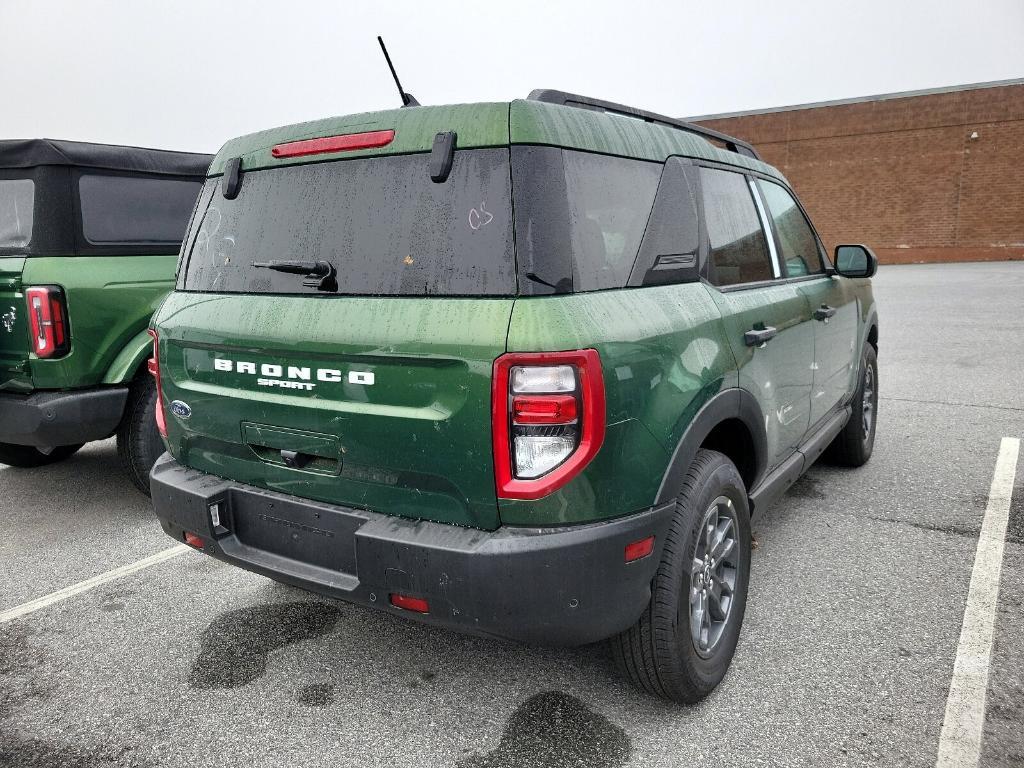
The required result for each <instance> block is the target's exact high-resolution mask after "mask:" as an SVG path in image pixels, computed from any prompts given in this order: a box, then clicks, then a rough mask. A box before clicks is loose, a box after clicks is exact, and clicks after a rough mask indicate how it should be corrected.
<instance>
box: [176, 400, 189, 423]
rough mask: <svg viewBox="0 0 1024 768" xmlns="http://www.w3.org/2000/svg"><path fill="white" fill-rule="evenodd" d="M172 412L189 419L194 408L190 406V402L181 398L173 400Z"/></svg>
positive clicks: (180, 417)
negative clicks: (182, 400) (185, 401)
mask: <svg viewBox="0 0 1024 768" xmlns="http://www.w3.org/2000/svg"><path fill="white" fill-rule="evenodd" d="M171 413H173V414H174V415H175V416H177V417H178V418H179V419H187V418H188V417H189V416H191V415H192V409H191V408H189V407H188V403H183V402H181V400H172V401H171Z"/></svg>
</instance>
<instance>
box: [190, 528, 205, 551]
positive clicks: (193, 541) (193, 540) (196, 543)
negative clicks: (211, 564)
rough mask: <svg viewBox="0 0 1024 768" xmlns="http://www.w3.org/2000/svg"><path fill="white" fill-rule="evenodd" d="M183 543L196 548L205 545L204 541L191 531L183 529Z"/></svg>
mask: <svg viewBox="0 0 1024 768" xmlns="http://www.w3.org/2000/svg"><path fill="white" fill-rule="evenodd" d="M185 543H186V544H188V545H189V546H190V547H195V548H196V549H202V548H203V547H205V546H206V542H205V541H203V540H202V539H201V538H200V537H199V536H196V535H195V534H194V533H192V532H191V531H185Z"/></svg>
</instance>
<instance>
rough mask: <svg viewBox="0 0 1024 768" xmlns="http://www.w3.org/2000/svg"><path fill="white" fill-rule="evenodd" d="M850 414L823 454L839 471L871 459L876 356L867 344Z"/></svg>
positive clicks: (875, 420) (876, 418) (873, 429)
mask: <svg viewBox="0 0 1024 768" xmlns="http://www.w3.org/2000/svg"><path fill="white" fill-rule="evenodd" d="M852 405H853V413H852V414H850V420H849V421H848V422H846V426H845V427H843V431H842V432H840V433H839V434H838V435H836V437H835V439H834V440H833V441H832V444H831V445H829V447H828V448H827V449H826V450H825V460H826V461H829V462H831V463H833V464H838V465H840V466H843V467H859V466H862V465H863V464H865V463H867V460H868V459H870V458H871V452H872V451H873V450H874V447H875V428H876V426H877V421H878V355H877V354H876V353H875V348H874V347H872V346H871V345H870V344H865V345H864V351H863V352H862V353H861V361H860V381H859V382H857V391H856V392H855V393H854V395H853V403H852Z"/></svg>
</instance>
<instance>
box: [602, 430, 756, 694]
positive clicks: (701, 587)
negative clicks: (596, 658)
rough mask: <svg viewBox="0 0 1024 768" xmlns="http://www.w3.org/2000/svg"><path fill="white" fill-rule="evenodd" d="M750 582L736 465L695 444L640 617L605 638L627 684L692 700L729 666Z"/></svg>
mask: <svg viewBox="0 0 1024 768" xmlns="http://www.w3.org/2000/svg"><path fill="white" fill-rule="evenodd" d="M749 581H750V511H749V507H748V505H747V492H746V489H745V487H744V485H743V480H742V479H741V478H740V474H739V472H738V471H737V470H736V467H735V466H734V465H733V463H732V462H731V461H729V459H727V458H726V457H725V456H723V455H722V454H721V453H718V452H717V451H708V450H703V449H702V450H700V451H698V452H697V456H696V458H695V459H694V461H693V465H692V466H691V467H690V470H689V472H688V473H687V475H686V478H685V480H684V482H683V489H682V491H681V492H680V494H679V497H678V498H677V500H676V513H675V517H674V519H673V521H672V525H671V527H670V529H669V533H668V536H667V538H666V540H665V544H664V547H663V550H662V558H661V564H660V565H659V567H658V571H657V574H656V575H655V577H654V582H653V584H652V589H651V602H650V605H648V607H647V610H646V611H645V612H644V614H643V616H641V617H640V619H639V621H637V623H636V624H635V625H634V626H632V627H631V628H630V629H627V630H626V631H625V632H623V633H622V634H620V635H618V636H617V637H615V638H613V639H612V640H611V641H610V642H611V648H612V655H613V657H614V658H615V661H616V664H617V665H618V666H619V668H620V669H621V670H622V672H623V673H624V674H625V676H626V677H627V678H629V680H630V681H632V682H633V684H634V685H636V686H637V687H639V688H641V689H642V690H644V691H647V692H648V693H652V694H654V695H656V696H661V697H663V698H666V699H671V700H672V701H676V702H680V703H684V704H691V703H694V702H696V701H699V700H701V699H703V698H704V697H705V696H707V695H708V694H709V693H711V691H712V690H714V688H715V686H717V685H718V684H719V683H720V682H721V681H722V678H723V677H725V673H726V671H727V670H728V668H729V663H730V662H731V661H732V657H733V654H734V653H735V651H736V644H737V642H738V641H739V636H740V627H741V626H742V625H743V613H744V610H745V608H746V602H747V586H748V584H749Z"/></svg>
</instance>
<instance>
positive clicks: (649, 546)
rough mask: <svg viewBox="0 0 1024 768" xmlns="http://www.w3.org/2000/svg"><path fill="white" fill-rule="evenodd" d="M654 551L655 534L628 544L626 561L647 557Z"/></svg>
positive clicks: (630, 561)
mask: <svg viewBox="0 0 1024 768" xmlns="http://www.w3.org/2000/svg"><path fill="white" fill-rule="evenodd" d="M653 551H654V537H653V536H648V537H647V538H646V539H640V541H634V542H633V543H632V544H627V545H626V562H627V563H632V562H633V561H634V560H639V559H641V558H643V557H647V556H648V555H649V554H651V552H653Z"/></svg>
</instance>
